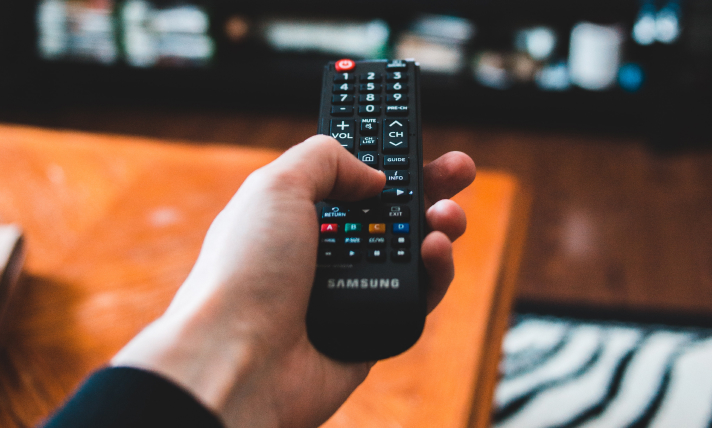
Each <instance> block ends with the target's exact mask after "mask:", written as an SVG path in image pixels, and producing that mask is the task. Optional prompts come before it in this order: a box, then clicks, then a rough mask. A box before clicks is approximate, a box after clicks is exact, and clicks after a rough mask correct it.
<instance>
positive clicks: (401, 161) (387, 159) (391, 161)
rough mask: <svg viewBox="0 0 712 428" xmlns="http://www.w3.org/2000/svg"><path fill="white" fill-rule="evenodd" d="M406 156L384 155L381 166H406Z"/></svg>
mask: <svg viewBox="0 0 712 428" xmlns="http://www.w3.org/2000/svg"><path fill="white" fill-rule="evenodd" d="M408 164H409V162H408V156H402V155H384V156H383V166H384V167H386V166H406V167H407V166H408Z"/></svg>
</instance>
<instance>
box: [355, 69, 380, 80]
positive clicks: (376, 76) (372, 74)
mask: <svg viewBox="0 0 712 428" xmlns="http://www.w3.org/2000/svg"><path fill="white" fill-rule="evenodd" d="M359 80H360V81H362V82H380V81H381V74H380V73H375V72H373V71H369V72H368V73H364V74H362V75H360V76H359Z"/></svg>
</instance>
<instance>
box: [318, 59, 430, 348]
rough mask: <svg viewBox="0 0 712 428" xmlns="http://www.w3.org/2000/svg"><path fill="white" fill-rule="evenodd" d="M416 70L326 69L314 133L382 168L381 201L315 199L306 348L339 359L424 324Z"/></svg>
mask: <svg viewBox="0 0 712 428" xmlns="http://www.w3.org/2000/svg"><path fill="white" fill-rule="evenodd" d="M419 83H420V68H419V67H418V64H417V63H415V62H413V61H410V60H393V61H386V60H379V61H358V62H354V61H352V60H348V59H346V60H340V61H337V62H335V63H330V64H328V65H327V66H326V68H325V70H324V80H323V86H322V94H321V107H320V114H319V130H318V132H319V133H320V134H326V135H331V136H332V137H334V138H335V139H337V140H338V141H339V142H340V143H341V145H342V146H343V147H344V148H346V150H348V151H350V152H351V153H353V154H354V155H355V156H357V157H358V159H360V160H361V161H363V162H364V163H366V164H367V165H369V166H371V167H373V168H377V169H380V170H382V171H384V172H385V174H386V180H387V181H386V187H385V188H384V190H383V192H382V193H381V194H380V196H378V197H377V198H374V199H371V200H365V201H359V202H355V203H343V202H338V201H323V202H320V203H318V204H317V206H316V208H317V215H318V217H319V225H320V236H319V254H318V259H317V269H316V276H315V279H314V286H313V288H312V293H311V299H310V302H309V309H308V312H307V332H308V335H309V339H310V340H311V342H312V344H313V345H314V346H315V347H316V348H317V349H318V350H319V351H320V352H322V353H324V354H326V355H328V356H329V357H332V358H335V359H338V360H342V361H375V360H380V359H383V358H388V357H391V356H394V355H397V354H399V353H401V352H403V351H405V350H406V349H408V348H410V347H411V346H412V345H413V344H414V343H415V342H416V341H417V340H418V338H419V337H420V334H421V333H422V331H423V326H424V324H425V315H426V303H425V270H424V268H423V263H422V260H421V257H420V245H421V243H422V241H423V238H424V236H425V227H424V223H425V214H424V202H423V180H422V175H423V174H422V172H423V150H422V140H421V130H420V87H419Z"/></svg>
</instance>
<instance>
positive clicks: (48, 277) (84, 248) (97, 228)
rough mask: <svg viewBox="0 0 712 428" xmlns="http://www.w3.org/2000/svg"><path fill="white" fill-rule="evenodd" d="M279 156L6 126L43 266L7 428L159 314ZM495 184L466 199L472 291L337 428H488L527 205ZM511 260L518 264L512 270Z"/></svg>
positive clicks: (463, 246) (349, 406) (19, 219)
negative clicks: (224, 214) (236, 202)
mask: <svg viewBox="0 0 712 428" xmlns="http://www.w3.org/2000/svg"><path fill="white" fill-rule="evenodd" d="M276 156H278V153H277V152H275V151H271V150H259V149H247V148H240V147H235V146H225V145H222V146H221V145H201V146H198V145H191V144H186V143H177V142H172V143H170V144H169V142H166V141H157V140H147V139H141V138H135V137H124V136H107V135H95V134H86V133H78V132H67V131H52V130H42V129H36V128H27V127H16V126H3V125H0V223H17V224H20V225H21V226H22V227H23V228H24V230H25V233H26V238H27V249H28V255H27V261H26V265H25V275H24V277H23V279H22V282H21V284H20V286H21V287H20V289H19V290H18V293H17V294H16V296H15V300H14V301H13V302H12V308H11V310H10V312H9V314H8V317H7V318H6V322H5V324H4V325H3V329H2V332H0V335H1V342H0V426H2V427H25V426H32V425H33V424H35V423H37V422H38V421H39V420H41V418H43V417H45V416H46V415H47V414H48V413H50V412H51V411H52V409H54V408H55V407H56V406H57V405H59V404H60V403H61V402H62V400H63V399H64V398H65V397H66V395H67V394H69V393H71V391H72V390H73V389H74V388H75V387H76V386H77V384H78V383H79V382H80V381H81V379H82V378H83V377H85V376H86V375H87V374H88V373H90V372H91V371H93V370H95V369H96V368H98V367H100V366H101V365H102V364H104V363H105V362H106V361H108V359H109V358H111V356H112V355H113V354H114V353H115V352H116V351H117V350H118V349H120V348H121V347H122V346H123V345H124V344H125V343H126V342H127V341H128V340H129V339H130V338H131V337H132V336H133V335H135V334H136V333H137V332H138V331H140V330H141V328H143V327H144V326H145V325H146V324H148V323H149V322H150V321H151V320H153V319H154V318H156V317H157V316H159V315H160V314H161V313H162V311H163V310H164V309H165V308H166V306H167V305H168V303H169V301H170V299H171V297H172V295H173V293H175V291H176V290H177V288H178V287H179V286H180V284H181V283H182V281H183V280H184V278H185V277H186V276H187V274H188V272H189V270H190V268H191V266H192V264H193V262H194V260H195V258H196V257H197V255H198V251H199V248H200V245H201V243H202V239H203V236H204V234H205V232H206V231H207V228H208V226H209V225H210V222H211V221H212V219H213V218H214V217H215V215H216V214H217V213H218V212H219V211H220V210H221V209H222V207H223V206H224V205H225V204H226V203H227V201H228V200H229V199H230V197H231V196H232V195H233V193H234V192H235V191H236V190H237V188H238V187H239V185H240V183H241V182H242V181H243V180H244V179H245V178H246V177H247V175H248V174H249V173H250V172H251V171H253V170H254V169H256V168H258V167H259V166H261V165H264V164H266V163H267V162H269V161H270V160H272V159H274V158H275V157H276ZM521 195H522V192H521V189H520V187H519V185H518V183H517V181H516V180H515V179H514V178H513V177H512V176H510V175H507V174H503V173H498V172H494V171H480V172H479V173H478V177H477V180H476V182H475V184H474V185H472V186H470V187H469V188H468V189H466V190H465V191H464V192H462V193H461V194H460V195H458V196H457V197H456V198H455V199H456V200H457V201H458V202H459V203H460V204H461V206H462V207H463V208H464V209H465V211H466V212H467V215H468V222H469V226H468V231H467V233H466V234H465V235H464V236H463V237H462V238H461V239H460V240H459V241H458V242H457V243H456V244H455V261H456V269H457V273H456V278H455V281H454V282H453V284H452V286H451V289H450V291H449V292H448V295H447V296H446V297H445V299H444V300H443V302H442V304H441V305H440V306H439V307H438V308H437V309H436V310H435V311H434V312H433V313H432V314H431V316H430V317H429V318H428V321H427V324H426V331H425V333H424V334H423V337H422V338H421V340H420V341H419V342H418V343H417V344H416V345H415V347H414V348H413V349H411V350H410V351H408V352H406V353H405V354H403V355H401V356H398V357H395V358H392V359H389V360H387V361H383V362H381V363H379V364H377V365H376V366H375V367H374V369H373V371H372V373H371V375H369V377H368V379H367V380H366V381H365V382H364V384H363V385H361V386H360V387H359V388H358V389H357V390H356V391H355V392H354V394H353V395H352V396H351V397H350V398H349V400H348V401H347V402H346V404H345V405H344V406H343V407H342V408H341V409H340V410H339V411H338V412H337V413H336V414H335V415H334V416H333V417H332V418H331V419H330V420H329V421H328V422H327V423H326V425H325V426H326V427H330V428H336V427H379V428H384V427H429V428H430V427H453V428H455V427H468V426H477V427H484V426H487V424H488V421H489V416H488V415H489V406H490V400H491V393H492V389H493V387H494V383H495V379H496V365H497V362H498V355H499V346H500V340H501V335H502V334H503V332H504V329H505V327H506V321H507V317H508V311H509V307H510V304H511V300H512V294H513V289H514V281H513V276H516V275H513V274H512V272H514V273H516V268H517V265H518V254H519V252H520V250H521V248H522V242H523V235H524V234H523V230H524V229H525V224H526V218H527V215H526V212H527V204H526V203H525V202H522V201H524V199H521ZM505 261H506V263H505Z"/></svg>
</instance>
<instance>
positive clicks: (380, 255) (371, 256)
mask: <svg viewBox="0 0 712 428" xmlns="http://www.w3.org/2000/svg"><path fill="white" fill-rule="evenodd" d="M368 261H370V262H384V261H386V251H385V250H368Z"/></svg>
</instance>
